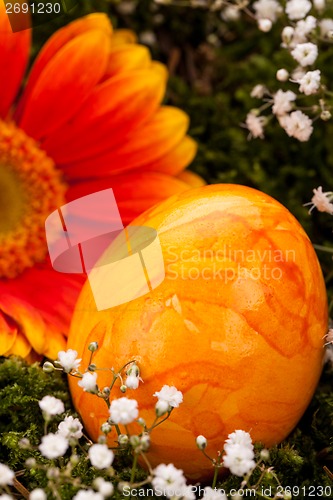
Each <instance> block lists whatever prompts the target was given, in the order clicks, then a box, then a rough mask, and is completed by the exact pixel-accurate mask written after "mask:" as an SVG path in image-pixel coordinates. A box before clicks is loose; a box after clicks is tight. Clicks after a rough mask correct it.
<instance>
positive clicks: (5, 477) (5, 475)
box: [0, 463, 15, 486]
mask: <svg viewBox="0 0 333 500" xmlns="http://www.w3.org/2000/svg"><path fill="white" fill-rule="evenodd" d="M14 477H15V474H14V472H13V471H12V470H11V469H10V468H9V467H8V466H7V465H6V464H1V463H0V486H7V485H9V484H13V479H14Z"/></svg>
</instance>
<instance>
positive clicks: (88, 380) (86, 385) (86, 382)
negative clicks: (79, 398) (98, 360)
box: [78, 372, 97, 393]
mask: <svg viewBox="0 0 333 500" xmlns="http://www.w3.org/2000/svg"><path fill="white" fill-rule="evenodd" d="M78 385H79V386H80V387H82V389H83V390H84V391H85V392H91V393H95V392H97V373H96V372H93V373H91V372H86V373H84V374H83V377H82V378H81V379H80V380H79V381H78Z"/></svg>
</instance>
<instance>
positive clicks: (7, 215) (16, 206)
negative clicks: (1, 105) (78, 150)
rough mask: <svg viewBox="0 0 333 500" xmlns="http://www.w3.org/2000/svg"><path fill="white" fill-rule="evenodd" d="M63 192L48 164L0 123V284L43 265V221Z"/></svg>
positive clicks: (39, 152)
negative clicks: (39, 264)
mask: <svg viewBox="0 0 333 500" xmlns="http://www.w3.org/2000/svg"><path fill="white" fill-rule="evenodd" d="M65 192H66V185H65V183H64V182H63V180H62V178H61V173H60V172H59V171H58V170H57V169H56V168H55V165H54V163H53V161H52V160H51V158H49V157H48V156H47V155H46V153H45V152H44V151H42V150H41V149H39V147H38V144H37V143H36V142H35V141H34V140H33V139H31V138H30V137H28V136H27V135H26V134H25V133H24V132H23V131H22V130H20V129H19V128H17V127H16V126H15V125H14V124H12V123H6V122H3V121H1V120H0V278H14V277H16V276H17V275H18V274H20V273H21V272H22V271H24V269H26V268H28V267H32V266H33V265H34V264H35V263H36V262H41V261H42V260H44V258H45V256H46V254H47V246H46V241H45V229H44V224H45V220H46V218H47V216H48V215H49V214H50V213H51V212H52V211H53V210H55V209H56V208H57V207H59V206H61V205H63V204H64V199H65V198H64V195H65Z"/></svg>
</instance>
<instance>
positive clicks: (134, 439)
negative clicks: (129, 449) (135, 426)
mask: <svg viewBox="0 0 333 500" xmlns="http://www.w3.org/2000/svg"><path fill="white" fill-rule="evenodd" d="M129 440H130V443H131V446H133V448H136V447H137V446H139V445H140V438H139V436H136V435H133V436H131V437H130V438H129Z"/></svg>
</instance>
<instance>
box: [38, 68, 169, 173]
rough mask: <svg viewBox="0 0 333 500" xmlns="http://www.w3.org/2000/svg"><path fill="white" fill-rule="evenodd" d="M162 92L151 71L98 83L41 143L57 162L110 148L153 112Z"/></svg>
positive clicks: (160, 82)
mask: <svg viewBox="0 0 333 500" xmlns="http://www.w3.org/2000/svg"><path fill="white" fill-rule="evenodd" d="M164 91H165V81H164V79H163V77H162V76H161V75H160V74H159V73H158V72H156V71H154V70H149V69H148V70H143V71H131V72H128V73H122V74H120V75H119V76H117V77H114V78H111V79H110V80H107V81H106V82H104V83H103V84H101V85H98V86H97V87H96V89H95V90H94V91H93V92H92V94H91V95H90V97H88V99H87V100H86V101H85V103H84V104H83V106H82V107H81V109H80V112H79V113H77V115H76V116H75V118H74V119H73V120H72V121H71V122H70V123H68V124H67V126H65V127H62V128H61V129H59V130H58V131H57V132H56V133H54V134H52V135H51V136H50V137H48V139H46V140H45V142H43V143H42V147H43V149H45V150H46V151H47V153H48V155H49V156H51V157H52V158H53V159H54V160H55V161H56V162H57V163H58V164H59V163H68V162H72V161H77V160H79V159H81V158H87V157H89V156H93V155H95V154H100V153H101V152H103V151H105V150H107V149H110V148H111V147H112V146H115V145H116V144H117V143H118V142H120V141H121V140H122V139H123V138H124V137H125V136H126V135H127V134H128V133H130V132H131V131H132V130H134V129H136V128H137V127H139V126H140V125H141V124H142V123H143V122H145V121H146V120H147V119H148V118H149V117H151V116H152V115H153V113H154V112H155V111H156V109H157V107H158V105H159V103H160V101H161V99H162V97H163V95H164Z"/></svg>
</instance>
